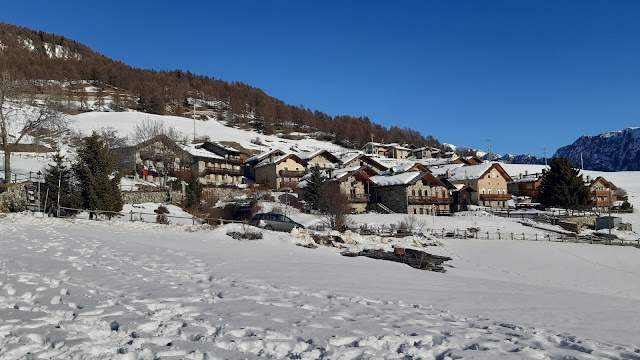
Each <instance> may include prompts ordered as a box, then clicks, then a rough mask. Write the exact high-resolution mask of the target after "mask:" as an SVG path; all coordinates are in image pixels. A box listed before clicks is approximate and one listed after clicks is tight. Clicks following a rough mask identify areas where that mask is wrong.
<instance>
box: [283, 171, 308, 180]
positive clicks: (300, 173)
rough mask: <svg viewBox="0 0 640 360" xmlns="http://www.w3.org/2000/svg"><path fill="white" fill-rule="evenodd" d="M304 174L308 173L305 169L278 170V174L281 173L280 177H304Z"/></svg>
mask: <svg viewBox="0 0 640 360" xmlns="http://www.w3.org/2000/svg"><path fill="white" fill-rule="evenodd" d="M304 174H306V172H304V171H292V170H280V171H279V172H278V175H280V177H288V178H294V177H303V176H304Z"/></svg>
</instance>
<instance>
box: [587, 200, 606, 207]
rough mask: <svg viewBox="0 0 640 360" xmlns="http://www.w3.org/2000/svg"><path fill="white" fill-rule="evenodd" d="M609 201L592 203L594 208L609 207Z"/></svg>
mask: <svg viewBox="0 0 640 360" xmlns="http://www.w3.org/2000/svg"><path fill="white" fill-rule="evenodd" d="M609 205H610V203H609V200H594V201H592V202H591V206H593V207H609Z"/></svg>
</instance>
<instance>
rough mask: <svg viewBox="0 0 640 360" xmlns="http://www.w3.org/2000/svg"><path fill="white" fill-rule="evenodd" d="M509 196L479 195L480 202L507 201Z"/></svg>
mask: <svg viewBox="0 0 640 360" xmlns="http://www.w3.org/2000/svg"><path fill="white" fill-rule="evenodd" d="M509 199H511V194H480V200H489V201H491V200H509Z"/></svg>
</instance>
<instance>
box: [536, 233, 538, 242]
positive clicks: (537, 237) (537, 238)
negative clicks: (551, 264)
mask: <svg viewBox="0 0 640 360" xmlns="http://www.w3.org/2000/svg"><path fill="white" fill-rule="evenodd" d="M536 241H538V233H536Z"/></svg>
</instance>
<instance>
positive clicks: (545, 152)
mask: <svg viewBox="0 0 640 360" xmlns="http://www.w3.org/2000/svg"><path fill="white" fill-rule="evenodd" d="M544 166H547V148H544Z"/></svg>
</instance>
